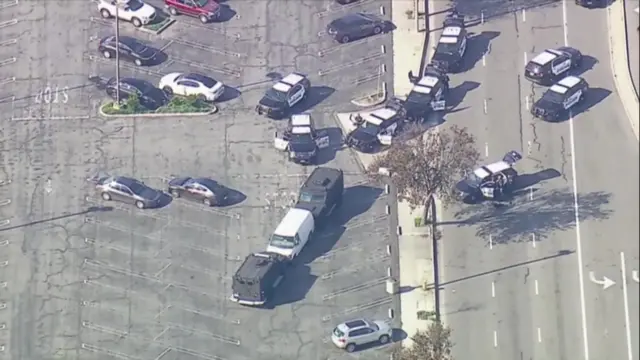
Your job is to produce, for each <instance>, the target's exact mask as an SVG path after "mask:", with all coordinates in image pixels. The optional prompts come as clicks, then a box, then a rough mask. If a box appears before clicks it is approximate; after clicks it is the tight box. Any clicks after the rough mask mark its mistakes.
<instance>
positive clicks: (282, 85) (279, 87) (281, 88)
mask: <svg viewBox="0 0 640 360" xmlns="http://www.w3.org/2000/svg"><path fill="white" fill-rule="evenodd" d="M291 88H292V86H291V85H289V84H286V83H283V82H277V83H275V84H273V89H274V90H277V91H280V92H285V93H286V92H288V91H289V89H291Z"/></svg>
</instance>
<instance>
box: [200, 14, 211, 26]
mask: <svg viewBox="0 0 640 360" xmlns="http://www.w3.org/2000/svg"><path fill="white" fill-rule="evenodd" d="M200 22H201V23H203V24H206V23H208V22H209V18H208V17H206V16H204V15H200Z"/></svg>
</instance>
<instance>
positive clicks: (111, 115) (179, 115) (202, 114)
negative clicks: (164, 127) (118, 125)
mask: <svg viewBox="0 0 640 360" xmlns="http://www.w3.org/2000/svg"><path fill="white" fill-rule="evenodd" d="M105 106H107V104H104V105H102V106H100V108H99V109H98V112H99V113H100V116H102V117H106V118H112V119H125V118H167V117H198V116H206V115H213V114H215V113H217V112H218V107H217V106H215V105H213V108H212V109H211V111H207V112H203V113H151V114H135V115H114V114H106V113H105V112H104V110H102V108H103V107H105Z"/></svg>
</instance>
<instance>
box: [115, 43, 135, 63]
mask: <svg viewBox="0 0 640 360" xmlns="http://www.w3.org/2000/svg"><path fill="white" fill-rule="evenodd" d="M118 51H119V52H120V56H122V58H124V59H126V60H131V59H132V58H133V51H132V50H131V49H130V48H129V47H128V46H127V45H125V44H122V43H120V44H118Z"/></svg>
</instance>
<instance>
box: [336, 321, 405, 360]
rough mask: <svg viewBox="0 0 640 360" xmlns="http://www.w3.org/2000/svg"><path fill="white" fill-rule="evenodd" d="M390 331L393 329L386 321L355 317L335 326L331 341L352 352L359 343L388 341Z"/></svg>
mask: <svg viewBox="0 0 640 360" xmlns="http://www.w3.org/2000/svg"><path fill="white" fill-rule="evenodd" d="M392 332H393V329H392V328H391V326H390V325H389V323H388V322H386V321H379V320H366V319H356V320H350V321H346V322H344V323H342V324H340V325H338V326H336V327H335V328H334V329H333V332H332V333H331V341H332V342H333V344H334V345H335V346H337V347H339V348H340V349H345V350H347V351H348V352H354V351H355V350H356V347H357V346H360V345H366V344H370V343H373V342H379V343H380V344H386V343H388V342H389V341H391V336H392Z"/></svg>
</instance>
